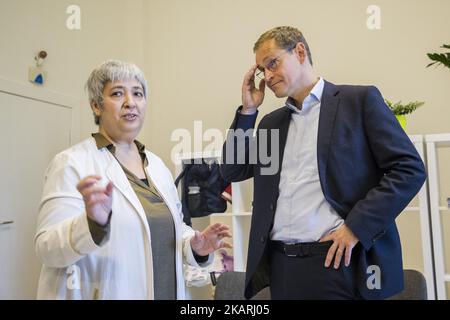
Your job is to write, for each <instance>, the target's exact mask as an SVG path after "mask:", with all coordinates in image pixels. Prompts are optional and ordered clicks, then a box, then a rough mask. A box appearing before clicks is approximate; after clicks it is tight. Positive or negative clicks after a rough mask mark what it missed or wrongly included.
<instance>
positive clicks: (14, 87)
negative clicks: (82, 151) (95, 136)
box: [0, 77, 81, 145]
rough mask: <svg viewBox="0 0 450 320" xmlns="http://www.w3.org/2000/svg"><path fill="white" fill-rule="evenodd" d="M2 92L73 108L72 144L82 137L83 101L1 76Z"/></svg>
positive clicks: (0, 87)
mask: <svg viewBox="0 0 450 320" xmlns="http://www.w3.org/2000/svg"><path fill="white" fill-rule="evenodd" d="M0 92H3V93H6V94H12V95H16V96H19V97H22V98H25V99H32V100H37V101H41V102H44V103H49V104H53V105H56V106H60V107H64V108H68V109H71V112H72V117H71V118H72V123H71V124H70V145H72V144H74V142H76V141H79V139H80V124H81V119H80V106H81V101H80V100H79V99H76V98H74V97H71V96H68V95H65V94H62V93H59V92H56V91H52V90H50V89H47V88H46V87H40V86H38V85H35V84H32V83H29V84H28V83H21V82H15V81H11V80H8V79H5V78H1V77H0Z"/></svg>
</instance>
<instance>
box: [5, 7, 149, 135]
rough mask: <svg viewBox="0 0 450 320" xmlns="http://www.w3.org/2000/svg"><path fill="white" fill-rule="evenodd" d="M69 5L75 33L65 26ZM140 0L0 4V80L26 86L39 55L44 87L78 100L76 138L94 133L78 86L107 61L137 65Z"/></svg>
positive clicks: (140, 59)
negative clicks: (74, 11)
mask: <svg viewBox="0 0 450 320" xmlns="http://www.w3.org/2000/svg"><path fill="white" fill-rule="evenodd" d="M69 5H78V6H79V7H80V9H81V29H80V30H74V31H71V30H69V29H67V27H66V20H67V18H68V17H69V15H68V14H67V13H66V9H67V7H68V6H69ZM142 6H143V4H142V0H128V1H119V0H114V1H111V0H95V1H88V0H77V1H68V0H34V1H30V0H0V46H1V50H0V77H2V78H5V79H8V80H11V81H15V82H21V83H24V84H25V85H27V86H30V87H31V86H35V85H33V84H32V83H30V82H28V67H29V66H33V65H34V56H35V54H36V53H37V52H39V51H40V50H45V51H47V53H48V57H47V59H46V61H45V63H44V69H45V70H46V71H47V72H48V82H47V84H46V85H45V88H46V89H48V90H52V91H57V92H59V93H61V94H63V95H67V96H71V97H74V98H76V99H77V100H79V107H80V110H79V123H76V124H75V126H78V128H76V129H79V131H80V132H81V135H80V138H84V137H87V136H88V135H89V134H90V133H91V132H94V131H95V130H96V126H95V125H94V120H93V116H92V112H91V109H90V107H89V103H88V99H87V95H86V94H85V92H84V84H85V82H86V80H87V78H88V76H89V73H90V72H91V70H92V69H93V68H94V67H95V66H97V65H99V64H100V63H101V62H102V61H104V60H106V59H109V58H117V59H123V60H130V61H134V62H135V63H137V64H139V65H142V64H143V28H142Z"/></svg>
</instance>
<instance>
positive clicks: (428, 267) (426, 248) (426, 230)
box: [405, 135, 435, 300]
mask: <svg viewBox="0 0 450 320" xmlns="http://www.w3.org/2000/svg"><path fill="white" fill-rule="evenodd" d="M409 138H410V139H411V141H412V143H413V144H414V146H415V147H416V150H417V152H418V153H419V155H420V157H421V158H422V160H423V162H424V163H426V161H425V150H424V146H423V143H424V139H423V136H422V135H411V136H409ZM418 198H419V206H418V207H407V208H406V209H405V211H412V212H418V213H419V215H420V231H421V239H422V259H423V268H424V276H425V279H426V281H427V294H428V300H434V299H435V284H434V279H435V271H434V268H433V249H432V244H431V239H432V237H431V225H430V214H429V212H430V211H429V207H428V193H427V183H426V182H425V183H424V185H423V186H422V188H421V189H420V191H419V194H418Z"/></svg>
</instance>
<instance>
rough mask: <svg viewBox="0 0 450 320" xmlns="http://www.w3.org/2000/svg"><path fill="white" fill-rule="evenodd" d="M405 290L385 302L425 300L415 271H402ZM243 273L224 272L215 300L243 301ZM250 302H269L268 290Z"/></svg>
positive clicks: (422, 280) (423, 282)
mask: <svg viewBox="0 0 450 320" xmlns="http://www.w3.org/2000/svg"><path fill="white" fill-rule="evenodd" d="M404 281H405V288H404V289H403V291H402V292H400V293H399V294H396V295H395V296H392V297H390V298H388V299H387V300H426V299H427V283H426V280H425V277H424V276H423V275H422V273H420V272H419V271H416V270H404ZM244 285H245V272H237V271H231V272H225V273H223V274H222V275H220V276H219V278H218V279H217V284H216V290H215V293H214V299H215V300H245V297H244ZM252 300H270V290H269V288H268V287H267V288H264V289H263V290H261V291H260V292H258V293H257V294H256V295H255V296H254V297H253V298H252Z"/></svg>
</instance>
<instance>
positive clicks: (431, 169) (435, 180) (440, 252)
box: [425, 133, 450, 300]
mask: <svg viewBox="0 0 450 320" xmlns="http://www.w3.org/2000/svg"><path fill="white" fill-rule="evenodd" d="M425 143H426V146H427V167H428V186H429V192H430V213H431V226H432V236H433V249H434V263H435V273H436V292H437V298H438V299H439V300H446V299H447V294H446V288H445V283H446V282H450V274H449V273H446V271H445V253H444V238H443V236H442V224H441V213H442V212H445V211H448V210H449V209H448V208H447V207H446V206H444V205H441V204H440V203H439V202H440V200H439V199H440V191H439V161H438V149H439V148H449V147H450V133H442V134H427V135H425Z"/></svg>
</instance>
